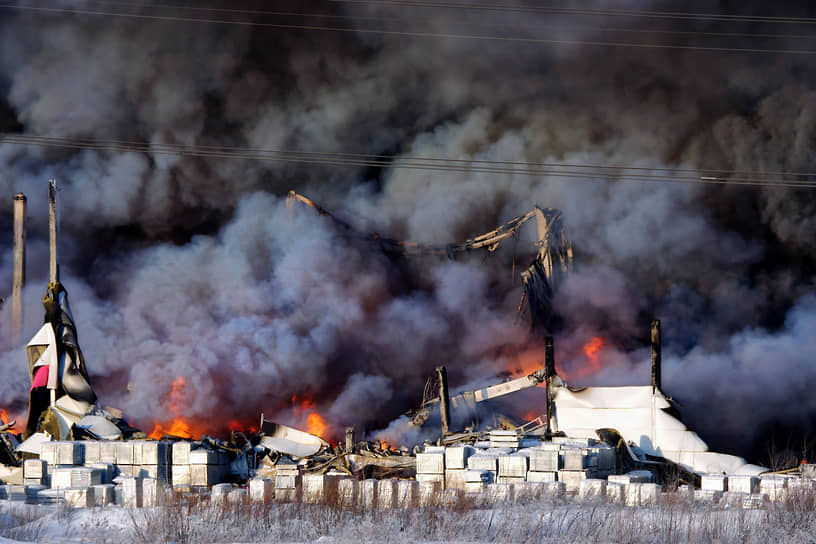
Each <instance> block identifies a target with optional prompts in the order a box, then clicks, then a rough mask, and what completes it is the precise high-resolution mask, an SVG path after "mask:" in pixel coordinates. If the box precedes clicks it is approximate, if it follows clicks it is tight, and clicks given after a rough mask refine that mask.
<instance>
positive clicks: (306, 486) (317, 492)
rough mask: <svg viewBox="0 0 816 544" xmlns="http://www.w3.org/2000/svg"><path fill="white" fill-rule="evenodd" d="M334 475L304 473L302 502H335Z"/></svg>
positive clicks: (336, 479)
mask: <svg viewBox="0 0 816 544" xmlns="http://www.w3.org/2000/svg"><path fill="white" fill-rule="evenodd" d="M337 482H338V478H337V477H336V476H329V475H327V474H304V475H303V484H302V485H303V499H302V500H303V502H306V503H310V504H323V503H329V504H331V503H332V502H335V501H336V500H337Z"/></svg>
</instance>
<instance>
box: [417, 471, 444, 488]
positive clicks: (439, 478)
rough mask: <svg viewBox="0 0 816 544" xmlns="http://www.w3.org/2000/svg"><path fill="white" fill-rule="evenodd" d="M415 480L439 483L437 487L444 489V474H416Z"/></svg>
mask: <svg viewBox="0 0 816 544" xmlns="http://www.w3.org/2000/svg"><path fill="white" fill-rule="evenodd" d="M416 481H417V482H419V483H420V484H422V483H425V482H434V483H436V484H438V485H439V489H445V475H444V474H417V475H416Z"/></svg>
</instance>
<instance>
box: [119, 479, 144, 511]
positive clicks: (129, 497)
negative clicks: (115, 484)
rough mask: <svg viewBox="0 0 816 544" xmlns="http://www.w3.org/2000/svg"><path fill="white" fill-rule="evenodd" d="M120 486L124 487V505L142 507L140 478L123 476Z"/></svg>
mask: <svg viewBox="0 0 816 544" xmlns="http://www.w3.org/2000/svg"><path fill="white" fill-rule="evenodd" d="M119 486H120V487H121V488H122V506H124V507H126V508H141V507H142V480H141V479H140V478H123V479H122V483H121V484H119Z"/></svg>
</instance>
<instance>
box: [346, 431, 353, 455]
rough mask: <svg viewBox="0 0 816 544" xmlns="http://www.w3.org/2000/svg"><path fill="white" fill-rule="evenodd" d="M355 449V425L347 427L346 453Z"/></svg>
mask: <svg viewBox="0 0 816 544" xmlns="http://www.w3.org/2000/svg"><path fill="white" fill-rule="evenodd" d="M353 449H354V427H346V453H351V451H352V450H353Z"/></svg>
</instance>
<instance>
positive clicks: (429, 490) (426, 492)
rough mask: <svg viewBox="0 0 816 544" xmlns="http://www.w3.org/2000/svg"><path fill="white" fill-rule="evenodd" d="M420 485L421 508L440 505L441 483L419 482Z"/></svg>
mask: <svg viewBox="0 0 816 544" xmlns="http://www.w3.org/2000/svg"><path fill="white" fill-rule="evenodd" d="M417 484H418V485H419V506H421V507H423V508H427V507H429V506H436V505H438V504H439V500H440V494H441V492H442V486H441V485H440V484H439V482H434V481H425V482H417Z"/></svg>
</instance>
